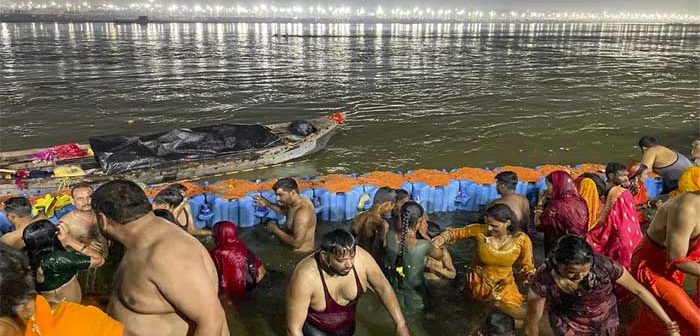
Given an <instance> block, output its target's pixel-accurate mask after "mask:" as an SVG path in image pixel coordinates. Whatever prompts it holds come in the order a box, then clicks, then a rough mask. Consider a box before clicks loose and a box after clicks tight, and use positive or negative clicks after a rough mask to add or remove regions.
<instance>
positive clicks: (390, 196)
mask: <svg viewBox="0 0 700 336" xmlns="http://www.w3.org/2000/svg"><path fill="white" fill-rule="evenodd" d="M395 201H396V191H394V189H391V188H388V187H382V188H379V189H378V190H377V192H376V193H375V194H374V200H373V201H372V207H371V208H370V209H369V210H368V211H365V212H362V213H360V214H358V215H357V216H356V217H355V220H354V221H353V223H352V229H351V230H350V231H351V232H352V234H354V235H355V238H356V239H357V245H358V246H360V247H362V248H364V249H365V250H367V252H369V253H370V254H371V255H372V256H373V257H374V260H377V262H379V260H382V257H383V251H384V237H385V236H386V233H387V232H388V231H389V222H387V220H386V219H384V217H383V215H384V214H386V213H390V212H391V211H392V209H394V204H395Z"/></svg>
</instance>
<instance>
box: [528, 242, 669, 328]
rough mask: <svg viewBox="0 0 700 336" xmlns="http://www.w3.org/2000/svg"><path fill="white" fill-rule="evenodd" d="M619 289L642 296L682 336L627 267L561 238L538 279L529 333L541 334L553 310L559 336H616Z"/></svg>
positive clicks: (531, 297) (533, 289)
mask: <svg viewBox="0 0 700 336" xmlns="http://www.w3.org/2000/svg"><path fill="white" fill-rule="evenodd" d="M615 284H619V285H621V286H622V287H624V288H626V289H627V290H629V291H630V292H632V293H634V294H635V295H637V296H638V297H639V298H640V299H641V300H642V301H643V302H644V303H645V304H646V305H647V306H649V307H650V308H651V309H652V310H653V311H654V312H655V313H656V315H657V316H658V317H659V318H660V319H661V320H663V321H664V322H665V323H666V325H667V335H673V336H678V335H680V333H679V332H678V325H677V324H676V323H675V322H673V321H671V319H670V318H669V317H668V315H666V312H664V310H663V308H661V306H660V305H659V303H658V302H657V301H656V299H654V297H653V296H652V295H651V293H649V292H648V291H647V290H646V289H644V287H643V286H642V285H640V284H639V283H638V282H637V281H636V280H634V278H632V276H631V275H630V274H629V273H628V272H627V271H626V270H625V268H624V267H623V266H622V265H620V264H619V263H617V262H615V261H614V260H612V259H610V258H608V257H604V256H598V255H595V254H593V249H592V248H591V246H590V245H588V243H587V242H586V239H585V238H582V237H576V236H564V237H562V238H561V239H559V241H558V243H557V245H556V246H555V248H554V250H553V251H552V253H551V254H550V255H549V257H548V258H547V261H546V262H545V264H544V265H542V266H540V268H539V269H538V270H537V273H536V274H535V277H534V279H533V280H532V284H531V285H530V292H529V294H528V298H527V302H528V304H527V319H526V321H525V323H526V325H525V331H526V334H527V335H528V336H538V335H539V320H540V318H541V316H542V313H543V311H544V307H545V304H546V305H547V307H548V312H549V321H550V324H551V326H552V330H553V331H554V334H555V335H557V336H615V335H617V332H618V329H619V325H620V318H619V317H618V314H617V300H616V297H615V295H614V293H613V288H614V285H615Z"/></svg>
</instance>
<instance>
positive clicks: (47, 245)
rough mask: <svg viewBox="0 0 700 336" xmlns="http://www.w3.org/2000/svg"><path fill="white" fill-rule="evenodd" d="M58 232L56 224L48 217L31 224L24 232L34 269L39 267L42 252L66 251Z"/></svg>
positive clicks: (23, 238) (25, 242)
mask: <svg viewBox="0 0 700 336" xmlns="http://www.w3.org/2000/svg"><path fill="white" fill-rule="evenodd" d="M56 233H57V230H56V225H54V224H53V223H51V221H49V220H48V219H42V220H38V221H36V222H33V223H31V224H29V226H27V227H26V228H25V229H24V231H23V232H22V240H24V245H25V246H26V251H27V256H29V263H30V264H31V266H32V268H33V269H37V268H39V256H40V255H41V254H42V253H45V252H54V251H65V248H63V245H62V244H61V241H60V240H59V239H58V236H57V234H56Z"/></svg>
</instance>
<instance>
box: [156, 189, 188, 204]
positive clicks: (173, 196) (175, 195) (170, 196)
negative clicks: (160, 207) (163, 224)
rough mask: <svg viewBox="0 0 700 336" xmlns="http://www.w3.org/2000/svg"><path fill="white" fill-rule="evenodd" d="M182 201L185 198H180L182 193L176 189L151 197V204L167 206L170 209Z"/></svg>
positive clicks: (163, 191)
mask: <svg viewBox="0 0 700 336" xmlns="http://www.w3.org/2000/svg"><path fill="white" fill-rule="evenodd" d="M184 200H185V198H184V197H183V196H182V192H181V191H180V190H178V189H177V188H171V187H167V188H165V189H163V190H161V191H160V192H158V193H157V194H156V196H155V197H153V203H157V204H167V205H168V206H169V207H171V208H174V207H177V206H178V205H180V204H182V202H183V201H184Z"/></svg>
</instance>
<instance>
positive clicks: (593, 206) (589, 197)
mask: <svg viewBox="0 0 700 336" xmlns="http://www.w3.org/2000/svg"><path fill="white" fill-rule="evenodd" d="M576 186H577V187H578V193H579V195H581V198H583V200H584V201H586V206H587V207H588V229H590V228H592V227H593V225H595V222H596V220H597V219H598V212H599V211H600V208H601V207H602V205H603V203H605V191H606V190H605V189H606V188H605V181H603V178H602V177H601V176H600V175H598V174H596V173H583V174H581V175H580V176H579V177H578V178H577V179H576Z"/></svg>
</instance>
